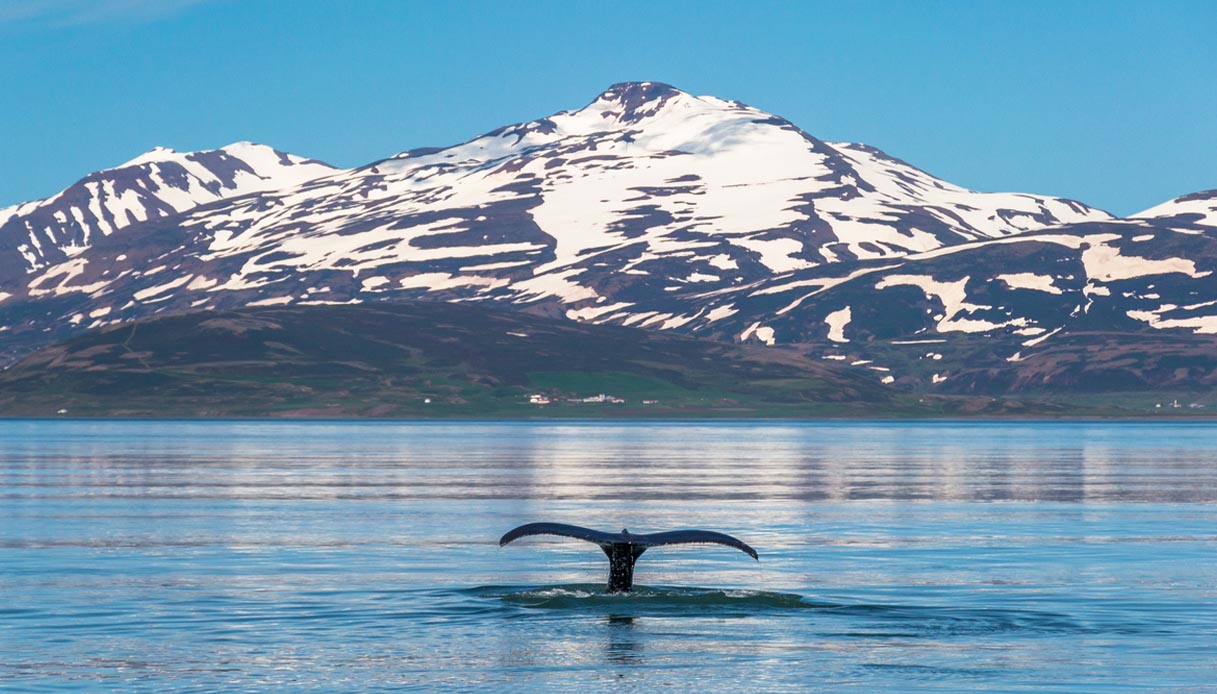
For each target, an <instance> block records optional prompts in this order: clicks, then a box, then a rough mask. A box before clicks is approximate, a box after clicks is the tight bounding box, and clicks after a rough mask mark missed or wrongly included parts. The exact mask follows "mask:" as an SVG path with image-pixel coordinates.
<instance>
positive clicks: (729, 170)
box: [0, 82, 1217, 384]
mask: <svg viewBox="0 0 1217 694" xmlns="http://www.w3.org/2000/svg"><path fill="white" fill-rule="evenodd" d="M226 149H227V148H226ZM276 154H277V155H278V153H276ZM178 156H187V157H189V156H192V155H178ZM278 156H279V157H280V159H278V160H277V161H279V162H280V163H283V162H291V163H292V164H293V166H296V167H304V166H308V167H309V168H308V170H307V171H303V170H301V169H296V170H297V171H300V175H299V177H298V178H297V179H295V180H293V181H289V182H286V183H283V184H281V185H271V184H270V182H269V181H268V180H266V179H269V178H270V177H271V176H270V174H269V173H267V174H265V178H260V179H259V181H261V182H265V183H266V184H267V185H266V186H265V187H264V188H263V189H262V190H260V191H253V190H252V188H242V189H240V190H239V191H237V188H236V186H233V187H232V192H226V191H228V189H227V188H225V189H223V190H221V192H220V193H219V194H217V197H218V198H219V199H216V198H211V199H201V198H200V199H199V201H198V202H196V203H195V204H194V205H193V206H182V207H178V208H173V209H175V210H178V211H177V212H176V213H170V212H169V211H168V210H167V209H166V210H165V211H164V212H163V213H162V214H155V215H154V214H153V213H151V212H148V213H146V214H145V215H144V218H143V219H142V220H141V219H139V218H138V217H137V216H136V215H130V216H128V217H124V219H126V222H127V223H126V228H125V229H124V230H123V233H121V234H114V233H110V234H109V235H106V232H105V231H89V232H88V233H85V232H83V231H82V232H80V233H79V234H78V236H77V237H75V238H76V240H75V241H70V242H62V241H61V242H60V244H59V245H58V246H54V247H55V248H59V249H60V251H59V252H60V253H61V254H62V255H61V256H60V257H59V258H58V259H55V258H52V257H51V256H50V255H46V254H44V255H41V256H36V257H35V258H34V259H32V260H29V259H27V262H26V265H25V266H24V267H23V270H24V271H23V273H22V274H21V275H20V276H19V277H9V278H8V279H5V278H4V277H2V276H0V335H3V334H4V333H5V332H7V333H8V334H9V335H10V336H11V339H10V345H12V346H11V347H10V348H9V352H10V353H12V354H18V353H20V352H22V351H25V350H28V349H29V347H30V346H31V345H35V344H39V343H44V342H46V341H48V340H49V339H51V338H54V337H61V336H64V335H67V334H71V333H72V332H76V331H80V330H83V329H87V328H90V327H97V326H101V325H106V324H111V323H115V322H120V321H125V320H131V319H135V318H139V317H142V316H147V315H151V314H156V313H167V312H180V311H186V310H192V309H212V308H230V307H239V306H257V305H271V304H319V303H357V302H367V301H392V300H399V299H412V300H416V299H427V300H441V301H482V302H490V303H493V304H495V305H499V306H503V307H507V308H513V309H519V310H527V311H531V312H535V313H542V314H548V315H558V316H564V317H566V318H570V319H574V320H581V321H592V322H602V323H617V324H622V325H633V326H640V327H646V328H653V329H674V330H679V331H683V332H691V333H694V334H701V335H706V336H713V337H717V338H721V339H731V340H737V341H753V340H755V341H759V342H762V343H765V344H772V345H786V344H803V345H805V344H819V345H827V346H828V347H831V348H833V349H837V350H838V351H849V350H854V351H853V352H850V353H849V354H835V353H833V354H829V353H828V350H825V355H826V356H833V357H841V358H850V359H851V360H852V361H858V362H862V364H861V366H863V367H866V368H870V369H875V370H877V372H876V377H878V378H881V379H883V380H887V379H891V380H893V381H895V380H897V377H898V374H894V373H890V372H889V371H882V369H890V368H891V367H885V366H883V365H881V364H877V363H874V359H872V358H870V356H873V355H870V356H868V355H867V354H866V353H865V352H864V351H861V352H860V351H859V350H860V349H861V346H862V345H865V344H869V343H874V344H878V343H879V342H884V341H886V342H885V344H886V343H895V342H901V341H903V342H907V343H916V342H917V341H924V340H954V339H956V338H960V337H968V338H971V337H974V336H993V337H999V338H1000V339H999V340H996V341H994V342H993V344H994V345H997V344H998V343H1000V344H1001V345H1002V346H1001V347H1000V349H998V348H994V350H995V351H993V350H991V352H990V353H988V356H989V357H991V358H993V359H997V360H998V361H999V362H1003V363H1017V360H1018V359H1022V358H1024V357H1025V356H1026V354H1027V353H1028V350H1030V348H1032V347H1035V346H1036V345H1039V344H1042V343H1043V342H1044V341H1045V340H1048V339H1049V338H1051V337H1052V336H1053V335H1058V334H1062V333H1061V331H1063V330H1064V331H1066V332H1067V331H1068V330H1073V329H1079V328H1080V327H1081V326H1087V325H1088V326H1091V327H1092V328H1094V327H1095V326H1098V327H1101V328H1102V329H1108V330H1111V329H1118V330H1133V331H1137V330H1148V331H1163V330H1165V331H1178V332H1181V333H1187V334H1193V333H1200V334H1205V333H1207V332H1212V331H1214V330H1217V326H1214V325H1213V323H1212V322H1211V321H1212V320H1217V319H1210V318H1209V317H1208V316H1209V313H1212V314H1214V315H1217V308H1215V309H1213V310H1212V311H1209V307H1212V306H1213V305H1215V304H1217V281H1215V280H1214V275H1213V274H1212V273H1213V271H1214V270H1217V267H1215V266H1214V257H1215V255H1214V252H1213V251H1214V248H1213V246H1212V242H1213V241H1214V239H1215V238H1217V228H1215V227H1214V226H1213V225H1214V224H1217V212H1214V205H1215V204H1217V203H1215V202H1214V200H1215V197H1214V193H1213V192H1208V193H1199V194H1196V195H1191V196H1184V197H1182V198H1178V199H1176V200H1174V201H1171V202H1169V203H1165V204H1164V205H1161V206H1158V207H1156V208H1153V209H1151V210H1147V211H1146V212H1143V213H1141V214H1140V215H1137V216H1135V217H1133V218H1129V219H1127V220H1117V219H1115V218H1113V217H1112V216H1111V215H1109V214H1107V213H1106V212H1103V211H1101V210H1096V209H1093V208H1090V207H1087V206H1086V205H1083V204H1081V203H1078V202H1074V201H1070V200H1063V199H1059V198H1051V197H1045V196H1036V195H1028V194H1019V193H980V192H974V191H970V190H967V189H965V188H961V187H959V186H955V185H953V184H950V183H947V182H945V181H942V180H940V179H937V178H935V177H933V176H931V175H929V174H927V173H925V172H923V171H920V170H918V169H916V168H914V167H912V166H910V165H909V164H907V163H905V162H902V161H900V160H898V159H894V158H892V157H889V156H887V155H885V154H883V153H882V152H880V151H878V150H876V149H874V148H871V147H868V146H866V145H860V144H848V143H830V142H824V141H821V140H818V139H816V138H814V137H812V136H811V135H808V134H807V133H805V132H803V131H802V130H800V129H798V128H797V127H795V126H794V125H793V124H791V123H790V122H788V121H786V120H784V119H782V118H780V117H777V116H774V115H771V114H768V113H765V112H763V111H760V110H757V109H755V108H751V107H749V106H745V105H743V104H740V103H737V102H730V101H724V100H721V99H717V98H714V97H699V96H693V95H690V94H687V93H685V92H682V91H680V90H677V89H675V88H673V87H670V86H668V85H664V84H660V83H655V82H642V83H625V84H618V85H614V86H612V87H610V88H609V89H608V90H606V91H605V92H603V93H602V94H600V95H599V96H598V97H597V98H596V99H594V100H593V101H592V102H591V103H590V104H589V105H587V106H585V107H584V108H581V109H578V110H574V111H562V112H559V113H557V114H554V115H552V116H550V117H548V118H543V119H540V120H536V121H531V122H528V123H522V124H518V125H514V126H509V127H505V128H500V129H498V130H495V131H492V132H490V133H487V134H485V135H482V136H480V137H477V138H474V139H472V140H470V141H468V142H465V143H463V144H459V145H456V146H452V147H448V148H432V149H423V150H411V151H407V152H403V153H401V154H398V155H396V156H394V157H391V158H388V159H384V160H381V161H378V162H374V163H372V164H369V165H367V166H364V167H360V168H356V169H350V170H343V171H337V170H333V169H329V168H328V167H325V165H322V164H319V163H317V162H311V161H309V160H299V159H295V158H291V157H290V156H289V155H278ZM136 162H137V164H136V166H135V168H136V169H139V170H141V171H143V169H142V168H141V167H145V166H147V167H151V166H152V165H151V164H148V163H143V162H140V160H136ZM127 168H131V167H127ZM250 168H251V169H252V168H255V167H253V166H252V165H251V166H250ZM284 168H285V169H288V170H290V169H291V167H287V166H286V165H285V166H284ZM125 170H127V169H124V168H120V169H116V170H112V171H125ZM103 174H107V172H99V174H94V175H93V176H90V177H89V178H86V179H85V180H84V181H82V184H83V183H84V182H87V181H90V180H91V179H93V177H94V176H101V175H103ZM252 184H253V183H252V182H251V183H249V184H247V185H252ZM79 185H81V184H78V186H79ZM163 187H164V185H163V184H158V186H157V188H155V189H154V190H158V191H159V190H162V189H163ZM74 188H75V187H74ZM145 188H146V186H145ZM198 189H200V188H199V186H194V187H191V190H198ZM202 189H203V190H207V189H206V188H202ZM69 190H72V189H69ZM85 190H89V189H87V188H86V189H85ZM100 190H105V189H104V187H102V188H100ZM217 190H219V189H217ZM111 195H113V194H111ZM59 197H62V195H61V196H59ZM53 200H55V199H52V201H53ZM42 204H50V203H49V202H44V203H31V204H30V205H34V206H35V207H32V208H30V209H33V210H37V209H40V208H38V207H37V206H38V205H42ZM26 207H27V206H18V207H17V208H10V209H9V210H8V211H6V212H5V213H4V214H8V217H9V218H8V219H7V221H5V223H4V226H3V233H2V234H0V248H14V249H15V248H17V247H19V246H20V241H21V239H24V238H26V237H27V236H28V229H29V228H30V227H29V225H28V220H29V218H30V217H29V213H27V212H23V211H22V210H24V209H26ZM153 208H155V209H160V208H156V206H155V205H151V206H150V207H149V209H153ZM13 210H16V211H15V212H14V211H13ZM61 216H63V217H64V219H66V220H68V221H71V220H74V219H75V214H74V213H68V212H64V213H62V215H61ZM96 218H98V219H102V218H104V219H107V220H109V219H114V218H115V214H114V213H110V214H109V215H108V217H107V216H106V215H100V214H99V215H97V216H96ZM0 219H3V217H2V216H0ZM108 223H109V225H110V228H111V230H112V228H113V227H114V223H113V222H108ZM82 228H83V227H82ZM47 245H48V246H51V244H47ZM64 248H67V249H69V250H68V251H66V252H65V251H64V250H63V249H64ZM23 257H25V256H24V253H23ZM1210 327H1213V329H1214V330H1210ZM1023 343H1029V344H1027V345H1023ZM846 346H848V350H846ZM850 355H852V356H850ZM1006 359H1013V360H1016V361H1011V362H1005V360H1006ZM943 378H946V377H943ZM939 382H940V381H938V380H935V381H934V383H935V384H937V383H939Z"/></svg>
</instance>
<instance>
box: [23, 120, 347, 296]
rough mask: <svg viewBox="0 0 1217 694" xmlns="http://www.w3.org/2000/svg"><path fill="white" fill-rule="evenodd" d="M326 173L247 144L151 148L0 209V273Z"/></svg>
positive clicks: (315, 164)
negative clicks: (226, 200) (135, 227)
mask: <svg viewBox="0 0 1217 694" xmlns="http://www.w3.org/2000/svg"><path fill="white" fill-rule="evenodd" d="M334 171H335V169H334V168H333V167H331V166H329V165H328V164H325V163H322V162H319V161H315V160H312V159H304V158H302V157H297V156H294V155H291V154H286V153H284V152H279V151H277V150H274V149H272V148H270V147H267V146H265V145H257V144H253V143H251V142H238V143H235V144H231V145H228V146H227V147H222V148H220V149H216V150H209V151H204V152H184V153H183V152H174V151H173V150H171V149H166V148H163V147H157V148H156V149H153V150H151V151H149V152H145V153H144V154H141V155H139V156H138V157H136V158H134V159H132V160H130V161H128V162H126V163H124V164H120V165H119V166H116V167H114V168H111V169H103V170H101V171H97V172H95V173H92V174H89V175H88V176H86V177H84V178H82V179H81V180H79V181H77V182H76V183H74V184H72V185H71V186H69V187H68V188H66V189H64V190H63V191H60V192H59V193H58V194H56V195H53V196H51V197H49V198H46V199H45V200H36V201H34V202H27V203H23V204H20V205H14V206H12V207H7V208H4V209H0V276H3V275H13V274H16V275H24V274H26V273H28V272H31V271H36V270H39V269H42V268H45V267H47V266H49V265H53V264H55V263H58V262H62V261H63V260H64V259H66V258H69V257H72V256H75V255H78V254H79V253H80V252H82V251H83V250H84V249H86V248H88V247H89V246H90V245H92V243H93V242H95V241H96V240H97V239H98V238H101V237H103V236H108V235H110V234H113V233H115V232H116V231H119V230H121V229H124V228H126V227H128V226H130V225H132V224H137V223H139V222H144V221H148V220H154V219H160V218H164V217H169V216H171V215H174V214H177V213H179V212H184V211H186V210H191V209H194V208H195V207H198V206H200V205H204V204H207V203H210V202H215V201H216V200H221V199H223V198H228V197H233V196H239V195H245V194H247V193H256V192H261V191H265V190H273V189H279V188H285V187H290V186H293V185H296V184H298V183H301V182H303V181H307V180H309V179H313V178H317V177H318V176H324V175H326V174H329V173H332V172H334Z"/></svg>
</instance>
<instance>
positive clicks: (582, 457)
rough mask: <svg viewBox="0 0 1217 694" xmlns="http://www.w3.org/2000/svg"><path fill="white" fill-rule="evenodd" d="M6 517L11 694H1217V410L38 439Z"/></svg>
mask: <svg viewBox="0 0 1217 694" xmlns="http://www.w3.org/2000/svg"><path fill="white" fill-rule="evenodd" d="M0 503H2V504H3V506H2V509H3V515H2V521H0V523H2V525H0V596H3V601H2V602H0V691H5V692H9V691H12V692H21V691H88V692H94V691H134V692H140V691H146V692H212V691H293V692H323V691H324V692H348V691H349V692H355V691H398V690H408V689H417V690H443V689H457V690H480V691H558V690H560V691H598V690H620V691H655V690H661V689H662V690H665V691H696V692H703V691H732V692H734V691H856V692H917V691H1001V692H1018V691H1026V692H1031V691H1035V692H1044V691H1047V692H1066V691H1067V692H1125V691H1138V692H1141V691H1161V692H1200V691H1206V692H1207V691H1217V685H1215V684H1214V683H1215V682H1217V426H1214V425H1210V424H1201V423H1170V424H1162V423H1130V422H1116V423H1105V422H1077V423H1060V422H1053V423H1036V422H1017V423H958V422H945V423H888V422H883V423H876V422H848V423H838V422H832V423H827V422H811V423H762V422H726V423H719V422H715V423H655V422H640V423H479V422H463V423H348V422H299V423H296V422H189V423H184V422H83V421H81V422H75V421H49V422H30V421H10V422H0ZM534 520H550V521H559V522H567V523H577V524H581V525H590V526H593V527H598V528H602V529H605V530H620V529H621V528H622V527H628V528H630V529H631V530H632V531H636V532H647V531H654V530H663V529H672V528H679V527H703V528H707V529H714V530H721V531H725V532H729V533H732V534H734V535H737V536H739V537H740V538H742V539H744V540H745V541H747V542H749V543H750V544H752V545H753V546H754V547H756V548H757V549H758V550H759V551H760V553H761V561H760V562H759V563H757V562H754V561H752V560H751V559H750V558H749V557H747V556H745V555H744V554H742V553H740V552H737V551H734V550H730V549H727V548H722V547H713V546H686V547H672V548H656V549H653V550H651V551H649V552H648V553H647V554H646V555H645V556H644V557H642V559H640V560H639V563H638V569H637V573H636V575H635V581H636V583H637V584H639V587H638V590H637V591H636V592H635V593H634V594H632V595H625V596H619V595H605V594H604V593H603V583H602V581H603V580H604V579H605V577H606V575H607V562H606V561H605V559H604V557H603V555H601V554H600V553H599V550H598V549H597V548H596V547H595V546H593V545H589V544H585V543H581V542H578V541H574V540H560V539H557V538H553V539H535V540H528V541H521V542H518V543H515V544H513V545H511V546H509V547H506V548H503V549H499V548H498V546H497V539H498V537H499V536H500V535H501V534H502V533H503V532H505V531H506V530H508V529H510V528H512V527H514V526H515V525H517V524H520V523H524V522H528V521H534Z"/></svg>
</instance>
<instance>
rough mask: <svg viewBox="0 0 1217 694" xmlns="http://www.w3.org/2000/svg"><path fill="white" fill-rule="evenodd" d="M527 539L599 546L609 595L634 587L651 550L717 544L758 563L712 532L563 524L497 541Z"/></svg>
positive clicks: (534, 527)
mask: <svg viewBox="0 0 1217 694" xmlns="http://www.w3.org/2000/svg"><path fill="white" fill-rule="evenodd" d="M530 535H558V536H560V537H573V538H575V539H577V540H585V541H587V542H593V543H595V544H597V545H600V549H602V550H603V551H604V554H605V555H606V556H608V559H609V580H608V588H607V590H608V592H610V593H627V592H629V591H630V590H631V589H632V588H633V587H634V563H635V562H637V561H638V557H641V556H642V553H643V552H645V551H647V549H648V548H650V547H658V546H661V545H677V544H705V543H709V544H717V545H724V546H727V547H734V548H735V549H738V550H740V551H741V552H744V553H745V554H747V555H748V556H750V557H752V558H753V559H756V560H758V561H759V560H760V557H759V556H758V555H757V553H756V550H755V549H752V548H751V547H749V546H748V545H747V543H745V542H743V541H742V540H739V539H737V538H734V537H731V536H730V535H727V534H724V533H717V532H714V531H711V530H673V531H670V532H663V533H650V534H641V535H639V534H634V533H631V532H630V531H629V530H622V531H621V532H619V533H606V532H602V531H600V530H592V529H590V528H581V527H579V526H577V525H566V524H565V523H528V524H526V525H521V526H520V527H518V528H515V529H512V530H510V531H508V532H507V533H506V534H505V535H503V537H502V538H500V539H499V546H500V547H502V546H504V545H506V544H508V543H510V542H513V541H515V540H518V539H520V538H521V537H528V536H530Z"/></svg>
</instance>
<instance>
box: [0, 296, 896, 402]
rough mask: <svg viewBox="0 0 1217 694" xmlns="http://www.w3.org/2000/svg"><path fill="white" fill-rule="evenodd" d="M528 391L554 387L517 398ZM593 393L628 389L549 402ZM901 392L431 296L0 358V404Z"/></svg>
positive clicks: (845, 376) (808, 397)
mask: <svg viewBox="0 0 1217 694" xmlns="http://www.w3.org/2000/svg"><path fill="white" fill-rule="evenodd" d="M539 391H540V392H545V393H547V394H548V395H549V396H551V397H553V398H554V399H555V400H556V401H558V402H557V403H556V404H554V405H552V406H550V407H548V408H546V409H541V408H538V407H537V406H535V405H531V404H529V403H528V400H527V395H528V394H529V393H535V392H539ZM599 393H607V394H609V395H615V396H619V397H626V398H628V399H629V401H628V402H626V403H624V404H620V405H614V404H609V403H577V404H568V403H565V402H563V401H564V400H565V399H566V398H573V397H580V398H582V397H588V396H594V395H597V394H599ZM644 399H648V400H658V401H659V402H656V403H652V404H649V405H644V404H643V403H642V400H644ZM428 400H430V402H428ZM899 403H900V397H899V395H898V394H896V393H894V392H892V391H891V390H890V389H887V388H884V387H882V386H881V385H879V384H877V383H875V382H873V380H872V379H869V378H861V377H859V376H857V375H854V374H850V373H844V372H843V371H842V370H841V369H840V368H838V367H837V366H835V365H832V364H824V363H821V362H818V361H816V360H809V359H806V358H803V357H801V356H799V355H798V354H795V353H791V352H786V351H782V350H771V349H765V348H759V347H752V346H744V345H731V344H727V343H721V342H713V341H704V340H695V339H691V338H687V337H681V336H677V335H670V334H663V333H656V332H650V331H644V330H638V329H631V328H621V327H613V326H588V325H581V324H578V323H573V322H570V321H565V320H552V319H545V318H538V317H534V316H528V315H525V314H520V313H516V312H500V311H489V310H486V309H482V308H478V307H474V306H459V305H453V304H442V303H417V304H377V305H369V306H306V307H268V308H256V309H242V310H238V311H218V312H217V311H206V312H200V313H190V314H183V315H177V316H171V317H164V318H153V319H149V320H144V321H139V322H136V323H132V324H129V325H124V326H113V327H110V328H104V329H101V330H97V331H93V332H90V333H87V334H85V335H82V336H79V337H76V338H74V339H72V340H70V341H68V342H66V343H61V344H58V345H54V346H51V347H48V348H45V349H43V350H41V351H39V352H36V353H34V354H32V355H30V356H28V357H27V358H25V359H24V360H22V361H21V362H20V363H18V364H16V365H14V366H12V367H11V368H9V369H7V370H5V371H4V372H2V373H0V414H4V415H9V416H12V415H39V416H41V415H53V414H55V413H56V412H57V411H59V410H61V409H66V410H67V411H68V413H71V414H93V415H140V416H262V415H275V416H292V415H296V416H300V415H334V416H339V415H341V416H354V415H363V416H368V415H370V416H420V415H421V416H457V415H465V416H470V415H488V414H514V415H526V416H528V415H536V414H541V413H546V414H558V415H569V416H600V415H611V414H614V413H616V414H626V413H633V414H657V415H664V414H666V415H669V416H670V415H673V414H720V415H727V416H754V415H758V414H784V415H786V416H800V415H810V414H820V415H824V414H829V415H831V414H848V413H854V414H860V413H861V412H862V411H863V408H866V407H870V408H877V409H879V410H895V409H897V408H899V407H902V406H903V405H900V404H899Z"/></svg>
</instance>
